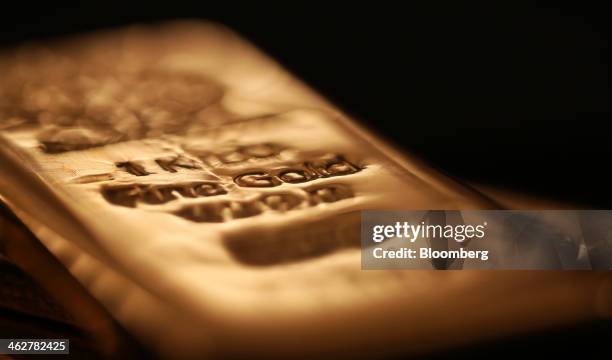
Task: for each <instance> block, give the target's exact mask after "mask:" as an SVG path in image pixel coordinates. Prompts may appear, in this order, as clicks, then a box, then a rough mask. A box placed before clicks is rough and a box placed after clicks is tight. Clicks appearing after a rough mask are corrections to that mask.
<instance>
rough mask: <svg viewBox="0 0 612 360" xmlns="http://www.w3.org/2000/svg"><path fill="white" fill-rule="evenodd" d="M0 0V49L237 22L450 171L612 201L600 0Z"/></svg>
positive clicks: (551, 345) (582, 340)
mask: <svg viewBox="0 0 612 360" xmlns="http://www.w3.org/2000/svg"><path fill="white" fill-rule="evenodd" d="M332 4H335V5H332ZM0 6H2V7H4V8H2V9H0V46H12V45H16V44H18V43H20V42H23V41H27V40H42V39H45V38H51V37H57V36H63V35H66V34H71V33H79V32H84V31H90V30H95V29H99V28H106V27H113V26H118V25H124V24H130V23H134V22H158V21H163V20H169V19H176V18H204V19H211V20H214V21H217V22H220V23H223V24H226V25H228V26H229V27H231V28H233V29H235V30H236V31H238V32H239V33H240V34H242V35H243V36H244V37H246V38H247V39H249V40H250V41H252V42H253V43H255V44H256V45H257V46H259V47H260V48H262V50H263V51H265V52H267V53H268V54H270V55H271V56H272V57H274V58H276V59H277V60H279V61H280V62H281V63H282V64H283V65H284V66H285V67H287V68H288V69H290V70H291V71H292V72H293V73H295V74H296V75H297V76H298V77H300V78H302V79H304V80H305V81H306V82H307V83H309V84H310V85H311V86H313V87H314V88H315V89H316V90H317V91H319V92H321V93H322V94H323V95H324V96H326V97H327V98H329V99H330V100H331V101H332V102H334V103H336V104H338V105H339V106H340V107H341V108H342V109H344V110H345V111H347V112H348V113H349V114H351V115H353V116H354V117H355V118H357V119H359V120H360V121H363V122H364V123H366V124H367V125H368V126H369V127H371V128H372V129H373V130H375V131H376V132H378V133H380V134H382V135H383V136H385V137H386V138H388V139H390V140H391V141H392V142H394V143H395V144H396V145H397V146H399V147H401V148H403V149H405V150H406V151H409V152H413V153H416V154H418V155H419V156H421V157H422V158H424V159H426V160H428V161H429V162H430V163H432V164H433V165H434V166H436V167H438V168H440V169H442V170H443V171H445V172H447V173H449V174H451V175H453V176H456V177H458V178H462V179H466V180H470V181H478V182H484V183H488V184H491V185H495V186H502V187H508V188H511V189H516V190H520V191H524V192H529V193H533V194H535V195H538V196H543V197H550V198H553V199H558V200H564V201H570V202H575V203H577V204H581V205H584V206H585V207H586V206H593V207H600V208H612V191H610V184H609V183H610V181H609V180H610V175H609V171H608V170H609V168H610V161H609V158H610V155H612V150H611V146H610V142H611V141H610V130H611V129H612V126H610V117H611V114H612V96H611V95H612V89H611V86H610V85H611V84H610V82H611V76H612V75H611V68H610V64H611V60H612V59H611V53H610V45H611V44H610V41H611V38H610V34H611V32H610V30H611V24H612V21H610V18H609V12H608V11H606V9H605V7H604V6H594V5H581V6H578V5H576V4H574V5H572V6H570V7H567V6H559V5H542V4H534V3H529V4H527V5H512V6H506V5H499V4H498V3H497V2H487V3H483V4H479V5H470V6H465V5H461V6H458V5H449V4H445V3H435V4H430V5H429V6H427V7H422V6H419V7H413V6H407V5H406V4H403V3H402V4H400V2H381V1H377V2H374V3H371V2H366V3H359V4H358V3H356V2H346V3H344V4H342V3H332V2H330V1H328V2H313V1H309V2H295V1H292V2H285V4H280V3H279V4H275V3H272V2H270V3H261V2H257V3H255V2H252V3H251V2H224V5H223V6H221V5H219V3H215V2H205V1H198V2H190V3H185V2H177V1H165V2H163V3H153V2H148V3H145V2H143V3H133V2H127V1H124V2H108V1H105V2H91V1H90V2H87V3H83V4H80V5H75V4H60V3H57V2H45V3H41V4H37V3H33V2H22V3H19V2H15V1H13V2H10V3H9V2H3V3H2V5H0ZM0 81H1V79H0ZM598 324H599V323H598ZM610 330H611V328H610V323H609V322H606V323H604V325H593V324H587V325H580V326H578V327H576V328H572V329H560V330H558V331H554V332H546V333H544V334H539V335H537V336H522V337H517V338H515V339H511V340H505V341H504V342H501V343H491V344H488V345H487V344H485V345H483V346H481V347H480V348H471V347H470V348H466V349H463V350H455V351H456V352H453V353H451V354H448V353H441V354H440V356H441V358H454V356H455V355H456V356H465V357H473V356H484V355H493V356H494V357H496V358H498V357H500V356H501V357H503V358H516V357H522V356H525V357H528V356H529V355H534V351H535V352H544V353H548V355H552V356H559V355H561V356H563V355H568V354H569V353H576V354H578V355H581V356H588V357H593V356H598V354H607V353H608V352H609V349H607V348H606V342H605V341H601V339H598V337H599V336H602V334H606V333H608V334H609V333H610ZM600 351H601V352H600Z"/></svg>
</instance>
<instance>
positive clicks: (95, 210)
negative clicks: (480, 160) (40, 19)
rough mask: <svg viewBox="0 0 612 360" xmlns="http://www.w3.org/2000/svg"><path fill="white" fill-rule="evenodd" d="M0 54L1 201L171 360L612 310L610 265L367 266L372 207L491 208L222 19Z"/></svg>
mask: <svg viewBox="0 0 612 360" xmlns="http://www.w3.org/2000/svg"><path fill="white" fill-rule="evenodd" d="M0 58H1V60H0V77H1V78H2V84H1V85H0V117H1V118H0V120H1V122H0V127H1V128H2V136H1V139H0V141H1V146H0V156H1V159H2V171H3V176H2V177H1V178H0V185H1V187H0V191H1V192H2V196H3V198H4V200H5V201H6V202H7V203H8V204H9V206H10V207H11V208H12V210H13V211H14V212H15V213H16V214H17V216H19V217H20V218H21V220H22V221H23V222H24V223H26V224H27V225H28V226H29V227H30V228H31V229H32V231H33V232H34V233H35V234H36V235H37V237H38V238H39V239H40V241H41V242H42V243H43V244H44V245H45V246H46V247H47V248H48V249H49V250H50V251H51V252H52V253H53V254H54V255H55V256H56V257H57V258H58V259H59V260H60V261H61V262H62V263H63V264H64V266H66V268H67V269H68V270H69V271H70V272H71V273H72V274H73V275H74V276H75V277H76V278H77V279H78V280H79V281H80V282H81V283H82V284H83V285H84V286H85V287H86V288H87V289H88V290H89V291H90V292H91V294H92V295H93V296H94V297H96V298H97V299H98V300H99V301H100V302H101V303H102V304H103V305H104V306H105V307H106V308H107V309H108V310H109V312H110V313H111V314H113V316H114V317H115V318H116V319H117V320H118V321H119V322H120V323H122V324H123V325H124V326H125V327H126V329H128V330H129V331H130V332H131V333H133V334H134V335H135V336H137V337H138V338H139V339H141V341H143V343H145V344H147V345H148V346H149V347H150V348H152V349H154V350H155V351H157V352H159V353H160V354H161V355H163V356H176V355H194V354H196V353H197V354H208V355H210V356H216V357H227V356H247V355H248V356H277V357H283V356H305V357H308V356H313V355H329V356H339V355H346V356H348V355H355V354H368V353H372V352H376V353H379V352H382V353H385V352H395V351H404V352H408V353H411V352H414V353H418V352H422V351H427V350H431V349H432V348H438V347H440V346H448V345H452V344H457V343H465V342H468V341H473V340H476V339H482V338H486V337H490V336H499V335H502V334H504V333H508V332H515V331H519V330H525V329H530V328H536V327H541V326H545V325H552V324H557V323H566V322H569V321H573V320H576V319H582V318H586V317H590V316H594V315H595V314H597V313H598V312H600V311H601V310H602V308H605V307H602V305H601V304H602V303H601V289H602V286H604V285H602V284H604V283H603V280H604V275H603V274H591V275H589V276H581V275H577V274H572V273H565V274H559V273H553V272H541V273H534V274H531V273H529V274H528V273H513V272H504V273H495V274H493V273H491V274H484V273H479V272H447V273H438V272H433V271H362V270H360V252H359V233H358V232H359V230H358V229H359V219H360V211H361V210H364V209H420V210H430V209H483V208H495V207H496V206H497V204H496V203H495V202H494V201H492V200H490V199H489V198H487V197H486V196H483V195H481V194H480V193H478V192H476V191H474V190H472V189H471V188H469V187H466V186H464V185H461V184H459V183H457V182H455V181H452V180H450V179H448V178H446V177H444V176H442V175H440V174H439V173H437V172H435V171H434V170H432V169H431V168H430V167H428V166H427V165H426V164H423V163H421V162H419V161H418V160H417V159H414V158H412V157H410V156H409V155H406V154H400V153H399V152H398V151H396V150H394V149H393V148H392V147H390V146H388V145H387V144H385V143H384V142H382V141H381V140H380V139H378V138H376V137H375V136H374V135H373V134H371V133H370V132H368V131H366V130H364V129H363V128H362V127H360V126H359V125H357V124H356V123H355V122H353V121H352V120H351V119H350V118H348V117H347V115H345V114H343V113H342V112H341V111H339V110H338V109H336V108H335V107H334V106H332V105H331V104H329V103H328V102H326V101H325V100H324V99H322V98H321V97H320V96H318V95H317V94H316V93H314V92H313V91H312V90H311V89H309V88H308V87H306V86H305V85H304V84H302V83H301V82H299V81H298V80H296V79H295V78H294V77H292V76H291V75H290V74H288V73H287V72H286V71H284V70H283V69H282V68H281V67H279V66H278V65H277V64H276V63H275V62H273V61H272V60H271V59H269V58H267V57H266V56H264V55H262V54H261V53H260V52H259V51H258V50H257V49H255V48H254V47H253V46H251V45H249V44H248V43H246V42H244V41H243V40H241V39H240V38H239V37H237V36H236V35H235V34H234V33H232V32H231V31H229V30H227V29H225V28H223V27H221V26H219V25H215V24H206V23H194V22H180V23H169V24H164V25H159V26H150V27H145V26H135V27H129V28H126V29H121V30H115V31H105V32H100V33H97V34H93V35H86V36H81V37H76V38H72V39H68V40H62V41H57V42H53V43H45V44H30V45H24V46H22V47H20V48H17V49H13V50H7V51H5V52H3V53H2V55H1V57H0ZM406 120H409V119H406ZM412 121H418V120H412ZM578 276H581V281H575V280H576V278H577V277H578ZM568 293H571V294H572V295H571V296H568V295H567V294H568ZM525 318H527V319H529V320H527V321H526V320H525ZM457 333H461V334H462V335H461V336H456V335H454V334H457Z"/></svg>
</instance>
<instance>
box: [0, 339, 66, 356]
mask: <svg viewBox="0 0 612 360" xmlns="http://www.w3.org/2000/svg"><path fill="white" fill-rule="evenodd" d="M0 354H70V340H68V339H0Z"/></svg>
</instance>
